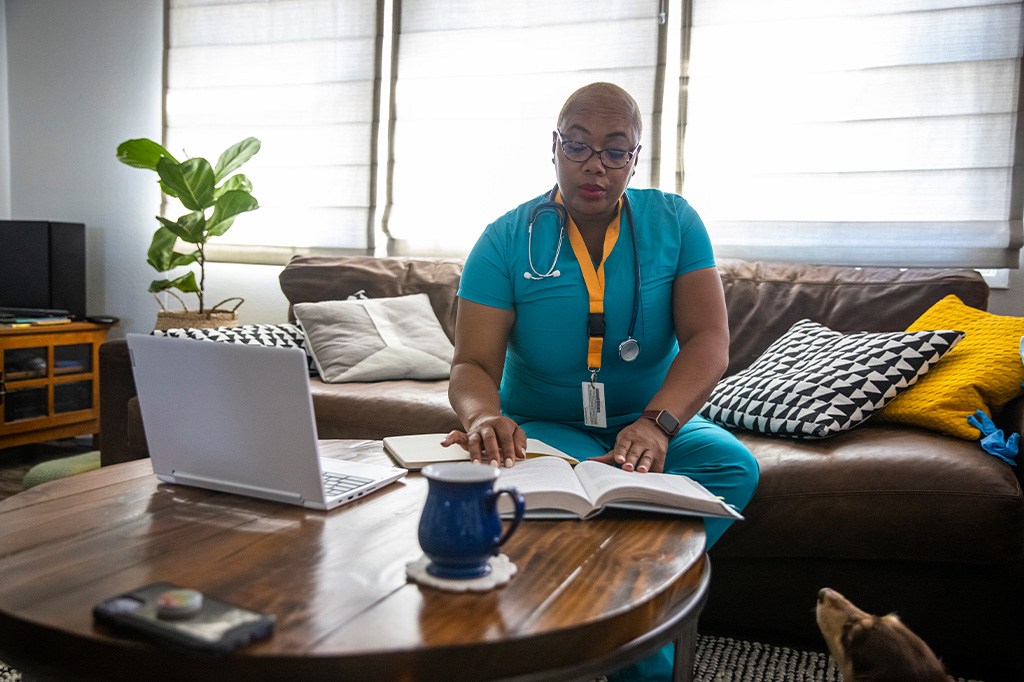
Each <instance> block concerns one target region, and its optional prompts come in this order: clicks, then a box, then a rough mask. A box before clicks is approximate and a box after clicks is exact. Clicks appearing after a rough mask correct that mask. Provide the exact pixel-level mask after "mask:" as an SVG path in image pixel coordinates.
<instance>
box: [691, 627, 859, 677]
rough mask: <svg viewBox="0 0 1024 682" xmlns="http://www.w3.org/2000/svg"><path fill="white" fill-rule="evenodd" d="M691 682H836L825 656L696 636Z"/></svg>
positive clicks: (837, 672)
mask: <svg viewBox="0 0 1024 682" xmlns="http://www.w3.org/2000/svg"><path fill="white" fill-rule="evenodd" d="M696 658H697V660H696V662H695V667H694V674H693V679H694V680H695V682H748V681H749V682H755V681H756V682H767V681H769V680H771V681H772V682H775V681H779V682H783V681H785V682H839V681H840V680H841V679H842V678H841V677H840V676H839V669H838V668H836V665H835V663H833V661H832V659H831V658H830V657H829V655H828V654H826V653H821V652H818V651H802V650H799V649H790V648H789V647H784V646H773V645H771V644H763V643H761V642H750V641H746V640H737V639H732V638H730V637H714V636H709V635H697V657H696Z"/></svg>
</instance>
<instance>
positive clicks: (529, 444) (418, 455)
mask: <svg viewBox="0 0 1024 682" xmlns="http://www.w3.org/2000/svg"><path fill="white" fill-rule="evenodd" d="M447 435H448V434H446V433H420V434H416V435H412V436H388V437H387V438H385V439H384V451H385V452H386V453H388V454H389V455H390V456H391V459H393V460H395V461H396V462H397V463H398V464H399V466H403V467H405V468H406V469H409V470H410V471H418V470H419V469H422V468H423V467H425V466H427V465H428V464H438V463H440V462H468V461H469V452H468V451H466V450H463V449H462V447H461V446H459V445H451V446H449V447H444V446H443V445H441V441H442V440H444V438H445V436H447ZM548 455H551V456H554V457H559V458H561V459H564V460H566V461H567V462H572V463H574V464H575V463H576V462H577V459H576V458H575V457H572V456H570V455H567V454H565V453H564V452H562V451H561V450H559V449H557V448H554V447H552V446H550V445H548V444H547V443H544V442H541V441H539V440H537V439H535V438H527V439H526V457H527V458H532V457H543V456H548Z"/></svg>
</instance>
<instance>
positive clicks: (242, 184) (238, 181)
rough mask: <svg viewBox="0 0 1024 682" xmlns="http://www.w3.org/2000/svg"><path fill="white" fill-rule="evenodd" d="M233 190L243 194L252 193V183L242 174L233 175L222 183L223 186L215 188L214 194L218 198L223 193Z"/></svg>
mask: <svg viewBox="0 0 1024 682" xmlns="http://www.w3.org/2000/svg"><path fill="white" fill-rule="evenodd" d="M233 189H240V190H242V191H243V192H249V193H252V182H250V181H249V178H247V177H246V176H245V175H244V174H242V173H235V174H234V175H232V176H231V177H230V178H228V179H227V180H225V181H224V184H222V185H220V186H219V187H217V190H216V194H217V197H218V198H220V196H221V195H222V194H224V193H225V192H230V191H231V190H233Z"/></svg>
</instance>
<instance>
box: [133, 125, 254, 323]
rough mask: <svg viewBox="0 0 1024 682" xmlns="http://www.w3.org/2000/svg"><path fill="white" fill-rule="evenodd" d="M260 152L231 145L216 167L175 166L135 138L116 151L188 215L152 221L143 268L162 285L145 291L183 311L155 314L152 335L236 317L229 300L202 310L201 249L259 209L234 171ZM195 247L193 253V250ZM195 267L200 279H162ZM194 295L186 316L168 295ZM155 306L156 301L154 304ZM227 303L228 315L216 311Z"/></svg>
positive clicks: (201, 162) (191, 161)
mask: <svg viewBox="0 0 1024 682" xmlns="http://www.w3.org/2000/svg"><path fill="white" fill-rule="evenodd" d="M259 150H260V141H259V140H257V139H256V138H255V137H249V138H246V139H244V140H242V141H241V142H238V143H236V144H233V145H231V146H230V147H228V148H227V150H225V151H224V153H223V154H221V155H220V158H219V159H218V160H217V163H216V165H211V164H210V162H209V161H207V160H206V159H204V158H202V157H194V158H192V157H190V158H187V159H185V160H184V161H178V160H177V159H176V158H174V156H173V155H171V153H170V152H168V151H167V150H166V149H164V148H163V146H161V145H160V144H158V143H156V142H154V141H153V140H150V139H146V138H140V139H134V140H126V141H125V142H122V143H121V144H120V145H118V147H117V159H118V160H119V161H120V162H121V163H124V164H127V165H129V166H132V167H133V168H144V169H147V170H152V171H155V172H156V173H157V175H158V176H159V182H160V189H161V190H162V191H163V193H164V194H165V195H166V196H168V197H172V198H174V199H177V200H178V201H180V202H181V204H182V206H184V207H185V209H187V210H188V213H185V214H184V215H182V216H181V217H180V218H178V219H177V220H171V219H169V218H164V217H163V216H157V217H156V219H157V221H159V223H160V225H159V227H158V228H157V230H156V233H155V234H154V235H153V241H152V243H151V244H150V246H149V252H148V255H147V258H146V262H147V263H149V264H150V265H151V266H152V267H153V269H154V270H156V271H157V272H160V273H164V274H165V277H164V279H157V280H154V281H153V282H151V283H150V285H149V291H150V292H152V293H153V294H154V295H155V294H157V293H159V292H161V291H166V292H168V293H170V294H171V295H172V296H174V297H175V298H176V299H178V301H179V302H180V303H181V305H182V307H183V310H182V311H168V310H166V309H163V308H164V306H163V303H161V304H160V307H161V308H162V310H161V311H160V312H159V313H157V325H156V328H157V329H169V328H171V327H217V326H221V325H223V324H229V323H230V322H232V321H234V320H235V319H237V313H236V312H235V311H236V310H237V308H238V305H240V304H241V301H242V299H240V298H237V297H236V298H229V299H227V300H226V301H221V302H220V303H218V304H216V305H214V306H212V307H209V308H208V307H207V306H206V300H205V294H206V252H205V249H206V243H207V242H208V241H209V240H210V238H211V237H217V236H220V235H222V234H224V233H225V232H227V231H228V228H230V227H231V225H232V224H233V223H234V220H235V217H236V216H238V215H239V214H241V213H245V212H247V211H253V210H255V209H257V208H259V204H258V203H257V201H256V198H255V197H253V195H252V183H251V182H250V181H249V178H247V177H246V176H245V175H243V174H242V173H235V171H236V170H238V168H240V167H241V166H242V164H244V163H245V162H246V161H248V160H249V159H250V158H252V156H253V155H254V154H256V152H258V151H259ZM179 242H181V243H183V244H185V245H190V247H189V248H188V250H185V251H178V250H176V248H175V247H176V245H177V244H178V243H179ZM193 247H194V248H193ZM193 264H196V265H198V266H199V279H198V281H197V280H196V273H195V271H194V270H191V269H190V270H189V271H188V272H187V273H185V274H184V275H181V276H178V277H175V278H174V279H168V278H167V275H166V273H167V272H168V271H170V270H173V269H175V268H179V267H183V266H191V265H193ZM173 289H177V290H178V291H180V292H183V293H191V294H195V295H196V296H197V297H198V299H199V306H198V309H197V310H196V311H191V310H189V308H188V305H187V304H186V303H185V301H184V300H183V299H182V298H181V297H180V296H178V295H177V294H175V293H174V291H172V290H173ZM157 300H158V301H159V298H158V299H157ZM229 301H238V304H236V305H235V307H234V308H231V309H221V308H220V306H223V305H225V304H226V303H228V302H229Z"/></svg>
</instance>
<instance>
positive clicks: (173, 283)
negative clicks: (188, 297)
mask: <svg viewBox="0 0 1024 682" xmlns="http://www.w3.org/2000/svg"><path fill="white" fill-rule="evenodd" d="M165 289H177V290H178V291H184V292H186V293H190V294H198V293H199V285H197V284H196V275H195V273H194V272H189V273H187V274H184V275H182V276H181V277H178V278H177V279H170V280H168V279H159V280H154V281H152V282H150V284H149V292H150V293H152V294H157V293H160V292H161V291H164V290H165Z"/></svg>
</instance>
